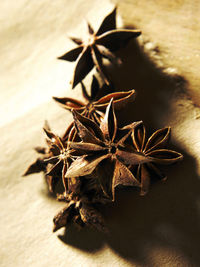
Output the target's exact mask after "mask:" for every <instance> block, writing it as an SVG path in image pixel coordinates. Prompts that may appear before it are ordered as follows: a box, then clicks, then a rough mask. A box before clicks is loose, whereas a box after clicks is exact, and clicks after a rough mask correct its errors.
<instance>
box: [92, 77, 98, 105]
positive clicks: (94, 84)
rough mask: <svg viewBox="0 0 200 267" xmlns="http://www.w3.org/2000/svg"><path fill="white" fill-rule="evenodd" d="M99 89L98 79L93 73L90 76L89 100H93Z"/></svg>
mask: <svg viewBox="0 0 200 267" xmlns="http://www.w3.org/2000/svg"><path fill="white" fill-rule="evenodd" d="M99 89H100V87H99V83H98V80H97V78H96V77H95V76H94V75H93V77H92V85H91V100H94V99H95V98H96V97H97V94H98V92H99Z"/></svg>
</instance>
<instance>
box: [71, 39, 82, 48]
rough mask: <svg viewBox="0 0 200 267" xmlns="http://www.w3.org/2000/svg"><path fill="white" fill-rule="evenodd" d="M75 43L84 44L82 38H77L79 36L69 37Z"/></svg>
mask: <svg viewBox="0 0 200 267" xmlns="http://www.w3.org/2000/svg"><path fill="white" fill-rule="evenodd" d="M69 38H70V39H71V40H72V41H73V42H74V43H75V44H77V45H79V46H80V45H82V44H83V41H82V40H81V39H80V38H77V37H69Z"/></svg>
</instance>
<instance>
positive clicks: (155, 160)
mask: <svg viewBox="0 0 200 267" xmlns="http://www.w3.org/2000/svg"><path fill="white" fill-rule="evenodd" d="M170 130H171V129H170V128H169V127H167V128H163V129H160V130H157V131H156V132H155V133H153V134H152V135H151V137H150V138H149V139H148V140H147V139H146V129H145V126H144V124H140V125H137V126H136V127H135V129H134V130H133V133H132V140H133V145H134V147H135V149H136V150H137V151H138V152H141V153H143V155H144V156H145V157H146V158H149V159H151V161H150V162H145V163H142V164H139V165H137V166H134V172H135V173H136V177H137V178H138V179H139V181H140V183H141V195H145V194H146V193H147V192H148V190H149V185H150V181H151V177H152V176H153V177H154V178H159V179H166V176H165V174H163V173H162V172H161V171H160V170H159V169H158V167H157V165H168V164H173V163H175V162H177V161H179V160H181V159H182V158H183V156H182V154H181V153H178V152H176V151H173V150H169V149H166V148H165V147H166V144H167V142H168V141H169V138H170Z"/></svg>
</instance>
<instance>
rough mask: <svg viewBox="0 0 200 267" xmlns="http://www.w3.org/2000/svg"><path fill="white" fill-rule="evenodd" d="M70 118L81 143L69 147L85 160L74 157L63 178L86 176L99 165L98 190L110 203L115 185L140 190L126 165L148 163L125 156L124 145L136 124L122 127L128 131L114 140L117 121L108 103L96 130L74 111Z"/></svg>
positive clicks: (131, 154) (133, 155)
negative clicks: (134, 187)
mask: <svg viewBox="0 0 200 267" xmlns="http://www.w3.org/2000/svg"><path fill="white" fill-rule="evenodd" d="M73 115H74V121H75V126H76V128H77V131H78V134H79V136H80V138H81V140H82V142H79V143H75V142H72V143H70V147H71V148H73V149H75V150H77V151H81V152H82V153H84V154H85V155H86V156H82V157H78V158H77V159H76V160H75V161H73V163H72V164H71V166H70V168H69V169H68V170H67V172H66V175H65V176H66V178H70V177H79V176H86V175H89V174H91V173H92V172H93V171H94V170H95V169H96V168H97V166H98V165H100V164H101V165H103V166H101V167H100V168H99V169H98V170H97V172H98V173H99V182H100V186H101V187H102V190H103V192H104V193H105V194H106V196H108V197H109V198H111V199H112V200H114V190H115V187H116V186H117V185H132V186H140V184H139V182H138V181H137V180H136V179H135V177H134V176H133V174H132V173H131V172H130V171H129V169H128V168H127V167H126V165H128V164H132V165H136V164H138V163H140V162H141V163H143V162H147V161H148V159H147V158H146V157H145V156H143V155H142V154H141V153H138V152H129V151H128V150H126V147H125V145H124V142H125V140H126V139H127V138H128V136H129V135H130V134H131V131H132V130H133V129H134V127H136V125H138V122H135V123H132V124H131V125H129V126H128V127H127V126H126V127H125V129H128V130H127V131H124V135H122V136H121V137H120V139H118V138H117V130H118V129H117V120H116V116H115V112H114V108H113V100H112V99H111V101H110V104H109V105H108V107H107V109H106V113H105V116H104V119H103V120H102V121H101V123H100V127H99V126H98V125H97V124H96V123H95V122H93V121H92V120H90V119H88V118H86V117H83V116H82V115H80V114H79V113H77V112H75V111H73ZM140 123H141V122H139V124H140Z"/></svg>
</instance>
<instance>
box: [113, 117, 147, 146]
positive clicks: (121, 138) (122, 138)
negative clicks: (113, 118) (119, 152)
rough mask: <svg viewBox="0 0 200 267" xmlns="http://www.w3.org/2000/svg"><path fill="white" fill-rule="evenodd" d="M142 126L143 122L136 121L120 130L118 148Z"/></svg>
mask: <svg viewBox="0 0 200 267" xmlns="http://www.w3.org/2000/svg"><path fill="white" fill-rule="evenodd" d="M141 124H143V121H135V122H132V123H130V124H128V125H126V126H124V127H122V128H118V132H117V140H119V141H117V146H119V145H121V146H122V145H123V144H124V142H125V141H126V139H127V138H128V137H129V135H130V134H131V133H132V132H133V130H134V129H135V128H137V127H138V126H139V125H141Z"/></svg>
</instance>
